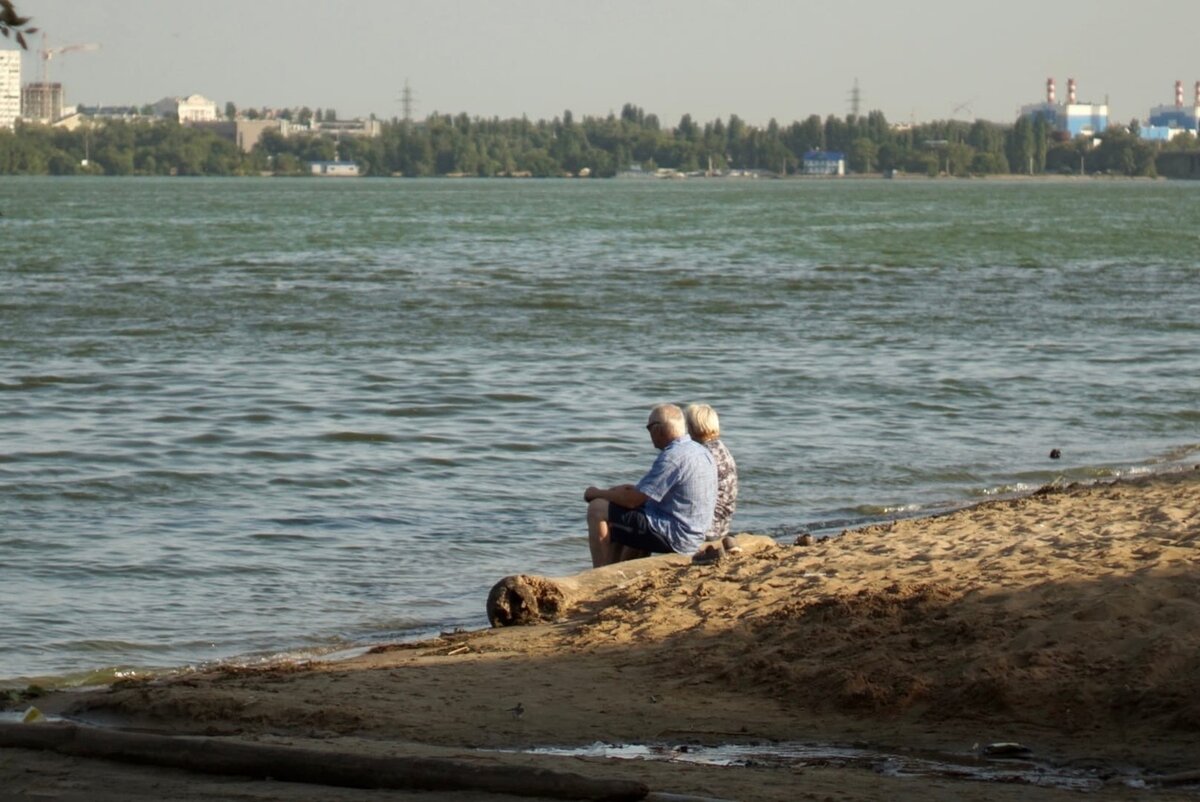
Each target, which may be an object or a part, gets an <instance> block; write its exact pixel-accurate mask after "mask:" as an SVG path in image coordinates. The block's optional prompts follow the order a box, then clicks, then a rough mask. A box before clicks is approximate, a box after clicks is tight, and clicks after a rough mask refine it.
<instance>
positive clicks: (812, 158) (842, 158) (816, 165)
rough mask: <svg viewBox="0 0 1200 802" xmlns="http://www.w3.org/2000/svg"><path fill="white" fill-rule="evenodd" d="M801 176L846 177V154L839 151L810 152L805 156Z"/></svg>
mask: <svg viewBox="0 0 1200 802" xmlns="http://www.w3.org/2000/svg"><path fill="white" fill-rule="evenodd" d="M800 173H801V175H845V174H846V154H845V153H842V152H840V151H837V150H810V151H808V152H806V153H805V154H804V163H803V164H802V165H801V166H800Z"/></svg>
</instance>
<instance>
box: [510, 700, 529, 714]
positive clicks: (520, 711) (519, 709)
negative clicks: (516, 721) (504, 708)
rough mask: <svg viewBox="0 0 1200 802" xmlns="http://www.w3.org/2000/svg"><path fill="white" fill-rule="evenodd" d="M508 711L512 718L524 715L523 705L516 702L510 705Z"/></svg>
mask: <svg viewBox="0 0 1200 802" xmlns="http://www.w3.org/2000/svg"><path fill="white" fill-rule="evenodd" d="M508 712H509V713H512V716H513V718H520V717H521V716H523V715H525V705H523V704H521V703H520V702H517V706H516V707H510V708H509V709H508Z"/></svg>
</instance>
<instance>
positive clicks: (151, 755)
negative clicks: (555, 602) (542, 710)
mask: <svg viewBox="0 0 1200 802" xmlns="http://www.w3.org/2000/svg"><path fill="white" fill-rule="evenodd" d="M0 748H17V749H41V750H50V751H54V752H58V753H61V754H64V755H72V756H75V757H84V758H101V759H105V760H116V761H121V762H125V763H139V764H144V765H151V766H165V767H169V768H176V769H186V770H188V771H195V772H202V773H205V774H223V775H237V776H244V777H259V778H266V777H270V778H272V779H274V780H281V781H285V782H302V783H316V784H320V785H333V786H341V787H347V788H399V789H411V790H423V791H483V792H487V793H495V794H513V795H516V796H535V797H548V798H551V799H588V800H614V801H615V800H637V799H644V798H645V797H646V795H647V794H648V793H649V789H648V788H647V787H646V786H645V785H643V784H642V783H640V782H636V781H633V780H604V779H593V778H591V777H584V776H582V775H579V774H573V773H569V772H560V771H550V770H547V769H539V768H533V767H529V766H498V765H484V764H477V763H472V762H470V761H465V760H451V759H447V758H433V757H375V756H369V755H356V754H351V753H348V752H332V751H323V750H320V749H305V748H301V747H294V746H276V745H271V744H256V743H247V742H245V741H228V740H222V739H220V738H207V737H193V736H177V735H154V734H149V733H140V732H122V731H120V730H108V729H101V728H98V727H88V726H83V725H78V724H69V723H41V724H9V723H0Z"/></svg>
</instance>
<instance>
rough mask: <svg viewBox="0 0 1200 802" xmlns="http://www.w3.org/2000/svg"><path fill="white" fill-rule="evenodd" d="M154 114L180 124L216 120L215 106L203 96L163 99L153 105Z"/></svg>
mask: <svg viewBox="0 0 1200 802" xmlns="http://www.w3.org/2000/svg"><path fill="white" fill-rule="evenodd" d="M154 113H155V114H156V115H157V116H159V117H172V118H174V119H176V120H179V122H181V123H206V122H212V121H213V120H215V119H217V104H216V101H213V100H209V99H208V98H206V97H205V96H204V95H188V96H187V97H164V98H163V99H162V100H160V101H158V102H157V103H155V104H154Z"/></svg>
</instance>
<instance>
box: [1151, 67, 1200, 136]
mask: <svg viewBox="0 0 1200 802" xmlns="http://www.w3.org/2000/svg"><path fill="white" fill-rule="evenodd" d="M1185 133H1186V134H1192V135H1193V136H1197V135H1200V81H1197V82H1196V98H1195V101H1194V102H1193V104H1192V105H1191V106H1185V105H1183V81H1176V82H1175V104H1174V105H1172V106H1155V107H1154V108H1152V109H1151V110H1150V119H1149V120H1147V123H1146V125H1144V126H1142V129H1141V136H1142V139H1151V140H1155V141H1158V142H1169V141H1171V140H1172V139H1174V138H1175V137H1176V136H1178V135H1179V134H1185Z"/></svg>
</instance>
